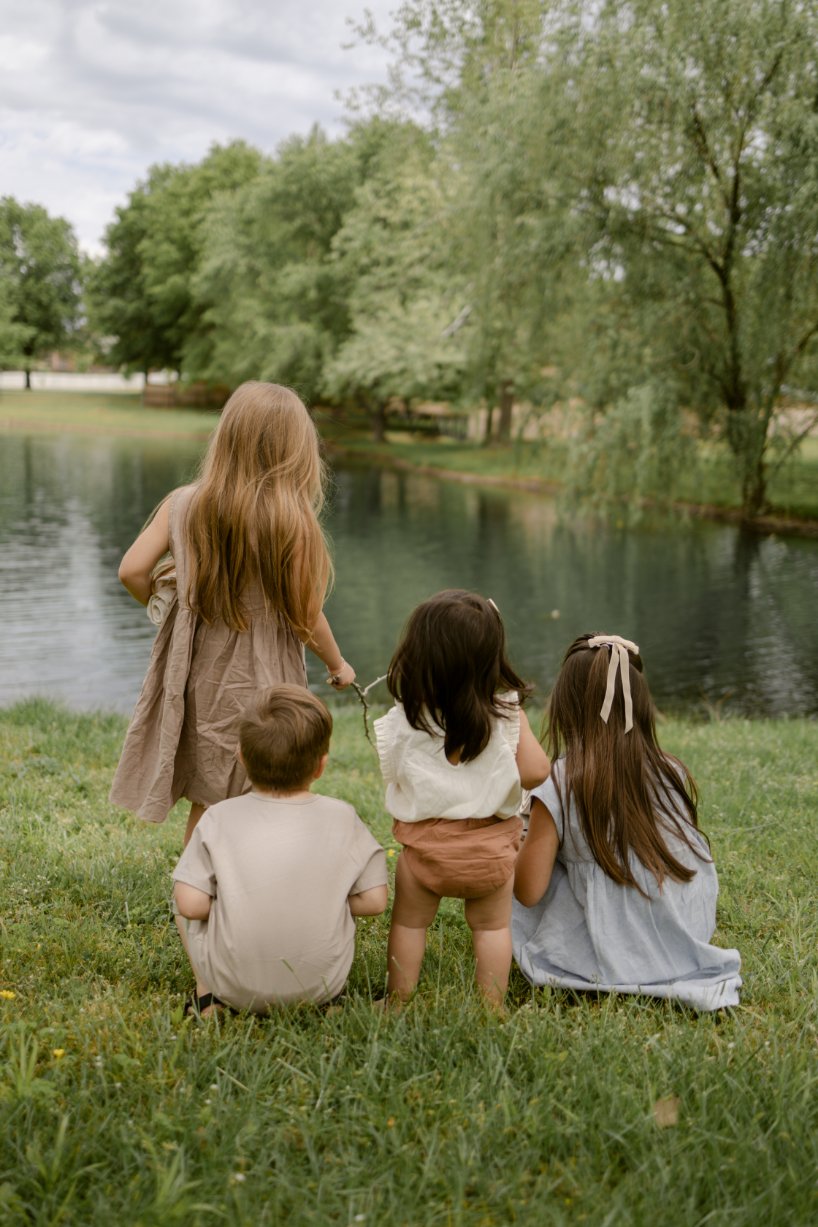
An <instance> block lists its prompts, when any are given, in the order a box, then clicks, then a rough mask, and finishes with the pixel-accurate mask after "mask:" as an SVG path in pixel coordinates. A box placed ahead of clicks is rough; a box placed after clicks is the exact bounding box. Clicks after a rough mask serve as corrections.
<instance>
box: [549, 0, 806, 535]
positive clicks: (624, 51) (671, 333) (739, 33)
mask: <svg viewBox="0 0 818 1227" xmlns="http://www.w3.org/2000/svg"><path fill="white" fill-rule="evenodd" d="M581 7H582V8H584V9H585V11H586V16H587V17H588V20H587V21H586V23H585V25H584V28H583V30H582V31H581V32H580V31H579V29H577V38H576V42H575V44H574V49H573V57H572V60H573V62H572V63H571V65H570V71H568V72H566V74H565V81H566V88H565V91H564V95H563V97H564V106H565V114H566V117H567V116H569V115H570V116H571V119H572V126H571V129H570V132H571V135H572V138H573V139H571V141H570V146H569V149H570V158H569V161H570V164H571V166H572V173H573V174H576V175H577V176H578V189H577V192H576V200H577V202H578V205H579V208H580V209H581V210H582V211H583V212H584V214H585V217H586V218H587V220H588V221H589V222H590V225H589V228H588V230H587V232H586V233H587V250H588V253H589V256H588V262H587V264H588V275H589V282H590V283H595V285H596V290H597V304H599V303H605V304H606V306H607V308H608V319H609V326H608V328H607V329H604V330H603V337H602V340H603V343H602V344H601V345H600V346H599V347H598V348H597V349H596V353H595V359H594V364H595V365H596V366H597V369H598V370H599V368H600V367H601V368H602V370H603V373H604V375H605V376H606V377H607V382H608V385H609V386H608V388H607V393H608V395H609V396H611V397H612V398H613V399H616V398H617V396H621V395H623V394H627V386H628V382H629V381H632V383H633V384H634V385H635V386H636V385H641V384H642V383H643V382H644V381H645V380H646V379H650V380H655V379H661V380H663V381H664V382H665V384H666V385H668V386H673V387H674V388H675V389H676V390H677V392H678V397H679V401H680V402H684V403H687V404H688V405H691V406H692V407H694V408H696V409H697V410H699V411H700V412H701V414H702V416H703V417H704V418H705V419H706V420H711V421H714V422H715V423H716V425H717V426H718V428H719V429H720V430H721V431H722V433H723V436H724V438H725V439H726V442H727V444H728V446H729V448H730V451H731V453H732V455H733V457H734V460H735V466H736V472H737V475H738V478H739V481H740V486H741V493H742V504H743V509H744V514H745V516H746V517H747V518H748V519H751V518H753V517H754V516H756V515H757V514H759V513H760V512H761V511H763V510H764V509H765V507H766V504H767V481H768V476H769V464H770V457H771V451H770V448H771V443H770V439H771V432H770V424H771V421H772V419H773V415H774V413H775V410H776V405H777V403H778V401H779V399H780V396H781V392H782V388H783V387H784V386H785V385H786V384H788V383H798V382H801V381H805V382H808V381H809V380H810V379H813V378H814V377H815V367H816V357H818V349H817V348H816V338H818V107H817V106H816V98H818V57H816V51H815V49H816V46H818V10H816V7H815V6H814V5H812V4H806V3H800V2H798V0H745V2H744V3H742V4H740V5H739V4H731V3H727V2H722V0H666V2H665V3H663V4H661V5H656V4H652V3H649V2H648V0H628V2H625V0H608V2H607V3H605V4H603V5H601V6H591V5H584V6H581ZM611 326H613V327H616V328H620V327H621V329H622V334H623V336H624V343H623V340H622V338H619V340H618V341H617V343H616V344H615V345H612V344H611V341H612V336H611ZM606 334H607V335H606ZM594 364H590V365H594ZM637 368H638V373H637ZM597 382H599V380H597ZM603 382H604V381H603ZM617 384H618V385H619V386H618V387H617ZM791 445H793V441H791ZM781 459H782V456H781V455H779V456H778V457H776V458H775V460H774V462H775V463H777V462H778V461H780V460H781Z"/></svg>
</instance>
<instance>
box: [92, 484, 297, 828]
mask: <svg viewBox="0 0 818 1227" xmlns="http://www.w3.org/2000/svg"><path fill="white" fill-rule="evenodd" d="M194 489H195V487H193V486H184V487H182V488H181V489H179V490H176V491H174V493H173V494H172V495H171V496H170V508H169V536H170V552H171V554H172V555H173V560H174V563H175V566H176V595H175V597H173V598H172V599H171V601H170V604H169V608H168V612H167V615H166V617H165V619H164V621H163V623H162V625H161V626H160V628H159V631H158V632H157V635H156V640H155V642H154V645H153V651H152V653H151V659H150V664H149V665H148V671H147V674H146V676H145V681H144V683H143V685H142V691H141V693H140V695H139V699H138V700H137V704H136V707H135V709H134V713H133V716H132V718H131V723H130V725H129V727H128V732H127V734H126V735H125V744H124V746H123V748H122V755H121V757H120V760H119V765H118V767H117V769H116V773H115V775H114V781H113V785H112V787H111V794H110V799H111V801H112V802H113V803H114V804H115V805H121V806H122V807H123V808H124V809H128V810H131V811H133V813H135V814H137V815H138V816H139V817H140V818H144V819H145V820H146V821H148V822H164V820H165V818H166V817H167V815H168V812H169V811H170V810H171V809H172V808H173V806H174V805H175V803H176V802H177V801H178V800H179V798H180V797H186V798H187V800H189V801H192V802H194V803H196V804H199V805H204V806H208V805H213V804H215V802H217V801H224V800H226V798H228V797H235V796H238V795H239V794H241V793H244V792H247V791H249V787H250V785H249V781H248V780H247V777H246V775H245V772H244V768H243V767H242V766H241V764H240V763H239V762H238V760H237V758H236V748H237V746H238V722H239V720H240V718H241V716H242V713H243V712H244V710H245V708H246V707H247V705H248V704H249V703H250V702H251V701H252V699H253V698H254V697H255V695H256V694H257V692H258V691H260V690H264V689H266V688H267V687H269V686H275V685H277V684H279V683H280V682H292V683H295V684H296V685H300V686H305V687H306V685H307V673H306V668H305V664H304V648H303V645H302V644H301V642H300V640H299V639H298V637H297V636H296V634H295V632H294V631H293V630H291V629H290V627H289V626H288V625H287V624H286V622H285V621H284V619H283V618H281V617H279V615H277V614H276V613H275V612H272V611H271V612H270V613H268V612H267V611H266V610H265V606H264V598H263V595H262V593H261V591H260V590H258V589H255V590H254V589H251V590H250V591H249V592H247V593H245V595H244V603H245V607H246V609H247V612H248V615H249V619H250V625H249V628H248V629H247V630H246V631H234V630H231V629H230V627H228V626H227V625H226V624H225V623H224V622H215V623H213V624H212V625H210V626H208V624H207V623H206V622H204V621H203V620H202V619H201V618H200V617H198V615H197V614H196V613H194V612H193V611H192V610H191V609H190V607H189V605H188V603H187V587H188V578H189V573H190V572H189V560H188V558H187V556H186V552H187V547H186V543H185V533H184V527H185V520H186V517H187V511H188V508H189V506H190V500H191V498H192V496H193V493H194Z"/></svg>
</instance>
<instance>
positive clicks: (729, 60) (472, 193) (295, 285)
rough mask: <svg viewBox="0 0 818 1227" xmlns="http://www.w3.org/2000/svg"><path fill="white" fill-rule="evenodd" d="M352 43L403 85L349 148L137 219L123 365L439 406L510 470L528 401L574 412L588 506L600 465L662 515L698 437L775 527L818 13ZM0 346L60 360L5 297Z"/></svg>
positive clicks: (109, 310) (417, 18)
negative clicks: (467, 410)
mask: <svg viewBox="0 0 818 1227" xmlns="http://www.w3.org/2000/svg"><path fill="white" fill-rule="evenodd" d="M360 33H361V37H364V38H369V39H371V40H373V41H375V42H380V44H381V45H382V47H383V52H384V55H385V57H386V58H387V60H388V61H389V63H390V65H391V70H390V75H389V79H388V84H387V85H386V86H381V87H378V89H376V90H374V91H372V93H371V95H370V98H369V100H368V102H367V100H366V99H364V101H363V111H362V113H361V112H359V115H358V118H357V119H356V120H355V122H353V123H351V125H350V128H349V131H348V133H347V134H346V135H345V136H344V137H343V138H341V139H336V140H330V139H328V138H327V137H326V136H325V135H324V134H323V133H322V132H321V131H320V130H319V129H317V128H316V129H315V130H314V131H313V132H311V133H310V134H309V135H308V136H306V137H297V138H293V139H292V140H290V141H288V142H285V144H284V145H283V146H281V148H279V150H278V151H277V152H276V154H275V155H273V156H269V157H266V156H263V155H261V154H260V153H258V151H256V150H253V149H250V148H249V147H248V146H246V145H243V144H242V143H240V142H237V143H234V144H231V145H228V146H225V147H218V146H216V147H214V148H213V149H211V151H210V153H209V154H208V155H207V157H206V158H204V159H203V160H202V161H201V162H200V163H198V164H197V165H194V166H175V167H174V166H157V167H154V168H152V170H151V171H150V173H149V174H148V176H147V178H146V180H145V182H144V183H141V184H139V185H138V186H137V187H136V188H135V189H134V191H133V192H132V193H131V196H130V197H129V200H128V202H127V203H126V204H125V205H124V206H122V207H121V208H120V209H119V210H117V216H116V219H115V220H114V222H113V223H112V224H111V226H110V228H109V230H108V234H107V245H108V251H107V254H106V256H105V257H104V259H103V260H102V261H101V262H99V264H98V265H97V267H96V268H95V270H94V271H93V274H92V276H91V277H90V282H89V293H88V298H89V314H90V319H91V324H92V326H93V328H94V330H95V331H96V332H97V334H99V335H101V336H103V337H106V338H108V344H109V346H110V355H111V358H112V360H113V361H114V362H116V363H117V364H120V365H122V366H125V367H127V368H130V369H135V368H141V369H144V370H149V369H154V368H157V367H159V368H168V369H171V370H175V371H179V372H181V373H182V374H183V375H185V376H186V377H188V378H204V379H209V380H213V381H218V382H222V381H224V382H228V383H235V382H238V381H239V380H241V379H245V378H247V377H250V376H253V377H256V378H270V379H278V380H282V381H285V382H289V383H291V384H293V385H295V386H296V387H297V388H298V389H299V391H300V392H302V394H303V395H304V396H305V397H306V398H307V399H310V400H312V399H315V398H317V397H319V396H324V397H329V398H332V399H336V400H344V399H349V398H355V399H356V400H357V401H358V402H359V403H360V404H363V405H365V406H367V407H368V408H369V410H370V412H371V414H372V417H373V422H374V423H375V426H376V428H377V429H379V430H382V429H383V414H384V410H385V406H386V405H387V403H388V402H389V401H390V400H395V399H397V400H403V401H409V400H412V399H413V398H418V397H428V398H432V399H437V400H440V399H445V400H451V401H455V402H458V403H460V404H467V405H476V404H482V405H484V406H485V407H486V408H487V409H488V429H487V437H489V438H499V439H500V440H501V441H502V440H506V439H508V438H509V435H510V432H511V429H512V413H511V409H512V404H513V403H514V402H521V401H522V402H526V403H527V404H529V405H531V406H532V411H533V412H536V410H537V408H538V407H542V406H547V405H550V404H551V403H552V402H553V401H554V400H560V401H562V402H563V403H569V402H570V403H571V405H573V406H575V407H577V406H579V407H580V408H579V409H577V410H576V412H577V413H579V414H580V416H581V422H580V431H581V439H582V446H580V447H579V448H578V449H577V455H578V456H580V457H581V458H584V460H583V462H587V461H588V458H589V457H590V462H591V470H593V471H594V473H595V476H594V479H593V480H594V481H595V482H598V481H599V474H600V472H601V467H600V463H597V462H598V461H599V458H600V456H601V455H602V452H601V450H600V449H603V450H604V452H605V466H606V470H607V471H608V472H609V473H610V472H612V471H613V468H612V465H611V464H610V463H609V462H610V461H612V460H613V459H615V458H616V457H619V458H620V459H621V460H623V461H624V466H625V468H626V469H627V468H628V466H630V476H629V477H627V478H626V482H627V481H631V483H633V482H634V481H636V482H637V484H638V474H639V473H640V472H643V473H644V472H647V471H648V468H651V466H652V467H653V471H661V472H663V473H665V474H666V475H667V489H668V490H670V489H671V488H672V480H673V476H674V463H673V457H674V456H675V457H676V459H677V461H678V457H679V455H680V454H681V453H680V450H679V449H682V448H684V447H685V446H686V439H688V438H689V435H690V432H691V429H693V425H692V424H694V423H695V429H697V430H698V432H699V433H700V434H708V435H713V436H719V437H720V438H722V439H723V440H724V442H725V444H726V446H727V448H728V449H729V452H730V454H731V455H732V457H733V461H734V466H735V472H736V475H737V478H738V481H739V484H740V487H741V491H742V499H743V505H744V511H745V514H746V515H747V516H748V517H752V516H755V515H757V514H759V513H760V512H761V511H762V510H763V509H764V507H765V504H766V488H767V481H768V477H769V471H770V466H771V465H772V464H776V463H779V462H780V461H781V459H782V457H783V456H784V455H785V453H786V447H787V446H791V445H792V444H793V443H794V442H797V440H793V441H791V443H790V444H786V445H783V446H782V445H781V444H780V439H781V435H780V433H779V434H776V433H775V432H774V431H773V430H772V429H771V423H772V421H773V417H774V415H775V413H776V409H777V406H778V405H779V403H780V400H781V395H782V391H783V390H784V389H785V388H787V387H789V386H791V385H796V386H806V387H809V386H811V385H814V380H815V378H816V366H818V190H817V189H818V182H816V180H818V102H816V99H818V50H816V49H817V48H818V8H816V6H815V5H814V4H812V3H806V2H805V0H744V3H742V4H734V3H730V2H729V0H663V3H661V4H656V3H654V2H653V0H404V2H403V3H402V4H401V5H400V6H399V7H398V8H397V10H396V12H395V14H394V22H393V26H392V30H391V33H390V34H389V35H388V36H386V37H384V38H381V36H380V35H379V33H378V31H376V30H375V29H374V27H373V26H372V23H371V21H368V22H367V24H366V25H365V28H364V29H363V30H362V31H361V32H360ZM359 101H360V100H359ZM367 108H368V109H367ZM6 247H7V249H8V250H10V251H11V252H14V251H15V246H14V242H13V241H10V240H8V239H7V240H6ZM21 276H22V274H21V273H20V272H19V271H18V272H17V273H16V274H15V277H16V281H15V280H14V277H12V279H11V284H12V285H19V283H20V278H21ZM69 280H70V278H69ZM10 304H11V305H10ZM63 318H67V316H66V315H65V314H64V317H63ZM3 320H5V321H6V322H5V323H3ZM12 325H13V327H14V328H15V329H16V330H17V331H16V332H12V330H11V329H12ZM0 332H2V335H4V336H5V337H6V340H5V342H2V344H3V345H5V350H6V351H7V352H14V351H15V347H17V350H19V349H20V347H23V348H25V347H27V352H28V353H29V354H33V353H35V352H37V350H38V347H40V348H42V345H43V344H44V343H45V338H46V336H48V335H50V336H57V332H55V331H53V330H52V332H51V333H49V332H48V329H47V328H46V327H45V325H44V324H43V323H42V320H41V319H40V318H39V317H38V318H37V319H35V318H34V317H33V313H32V314H31V315H25V316H24V315H22V314H21V308H20V298H19V296H18V297H15V291H14V290H12V292H11V298H9V296H8V293H7V294H6V300H5V302H4V301H3V300H2V299H0ZM494 410H498V412H497V413H495V412H494ZM583 448H584V451H583ZM657 466H658V468H657ZM675 468H676V469H678V463H677V464H676V465H675ZM587 471H590V470H587V468H586V473H587ZM619 484H620V487H621V485H622V483H619Z"/></svg>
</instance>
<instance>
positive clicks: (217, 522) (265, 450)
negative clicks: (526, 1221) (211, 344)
mask: <svg viewBox="0 0 818 1227" xmlns="http://www.w3.org/2000/svg"><path fill="white" fill-rule="evenodd" d="M324 485H325V470H324V465H323V462H322V460H321V455H320V452H319V448H318V435H317V432H316V429H315V426H314V425H313V421H312V418H311V417H310V415H309V413H308V412H307V410H306V408H305V407H304V404H303V403H302V401H301V400H300V399H299V397H298V396H296V394H295V392H293V391H292V390H291V389H290V388H284V387H281V386H279V385H278V384H274V383H257V382H254V381H251V382H248V383H243V384H242V385H241V386H240V387H239V388H237V389H236V391H235V392H234V393H233V395H232V396H231V397H230V399H229V400H228V402H227V404H226V405H225V407H224V409H223V410H222V416H221V419H220V421H219V425H218V426H217V428H216V431H215V434H214V435H213V438H212V439H211V441H210V446H209V447H208V449H207V453H206V455H205V457H204V460H203V461H202V468H201V473H200V476H199V480H198V482H197V483H196V491H195V493H194V495H193V497H192V499H191V502H190V508H189V511H188V515H187V521H186V525H185V531H186V534H187V541H188V545H189V547H190V554H191V560H192V566H191V575H190V584H189V589H188V594H187V596H188V602H189V604H190V606H191V608H192V609H195V610H196V611H197V612H198V613H199V614H200V616H201V617H202V618H203V619H204V620H205V622H215V621H217V620H222V621H224V622H226V623H227V625H228V626H229V627H231V628H232V629H233V630H238V631H243V630H246V629H247V626H248V620H247V613H246V610H245V608H244V605H243V600H242V597H243V594H244V592H245V589H246V587H247V585H248V584H249V583H250V582H252V581H256V582H257V583H258V584H259V586H260V588H261V591H262V593H263V594H264V599H265V601H266V603H267V606H268V608H271V609H274V610H275V611H277V612H278V613H280V614H281V615H283V617H284V618H285V619H286V620H287V622H288V623H289V624H290V626H291V627H292V628H293V630H294V631H295V632H296V633H297V634H299V635H300V636H301V637H302V638H303V637H306V636H309V634H310V633H311V632H312V630H313V628H314V626H315V623H316V621H317V619H318V615H319V614H320V612H321V608H322V606H323V604H324V597H325V596H326V592H327V588H328V587H329V584H330V582H331V579H332V563H331V561H330V556H329V551H328V549H327V544H326V541H325V539H324V534H323V532H322V530H321V525H320V522H319V519H318V516H319V513H320V511H321V507H322V506H323V502H324Z"/></svg>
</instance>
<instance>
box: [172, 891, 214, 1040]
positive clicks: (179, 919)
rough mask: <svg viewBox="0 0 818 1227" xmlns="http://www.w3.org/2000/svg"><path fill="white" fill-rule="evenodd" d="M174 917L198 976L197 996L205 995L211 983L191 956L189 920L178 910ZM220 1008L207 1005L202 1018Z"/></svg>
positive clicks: (189, 959)
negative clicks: (206, 979)
mask: <svg viewBox="0 0 818 1227" xmlns="http://www.w3.org/2000/svg"><path fill="white" fill-rule="evenodd" d="M173 919H174V920H175V921H176V928H177V929H178V930H179V936H180V937H181V939H182V945H183V946H184V948H185V954H186V955H187V957H188V962H189V963H190V967H191V970H192V972H193V975H194V976H195V978H196V996H197V997H199V998H201V997H204V996H205V995H206V994H207V993H209V992H210V991H211V989H210V985H209V984H206V983H205V981H204V980H203V979H202V978H201V976H200V975H199V973H198V971H197V970H196V964H195V963H194V962H193V959H192V958H191V957H190V946H189V945H188V940H187V921H186V920H185V918H184V916H180V915H179V913H178V912H176V913H175V915H174V917H173ZM218 1009H219V1007H218V1006H216V1005H209V1006H206V1007H205V1008H204V1009H203V1010H202V1018H208V1017H209V1016H210V1015H211V1014H215V1013H216V1012H217V1011H218Z"/></svg>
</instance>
